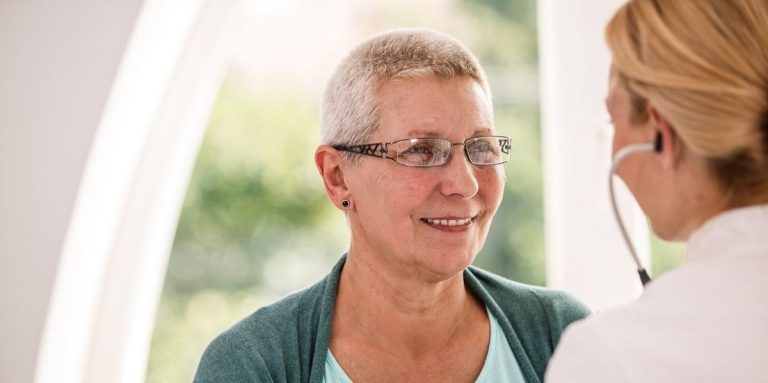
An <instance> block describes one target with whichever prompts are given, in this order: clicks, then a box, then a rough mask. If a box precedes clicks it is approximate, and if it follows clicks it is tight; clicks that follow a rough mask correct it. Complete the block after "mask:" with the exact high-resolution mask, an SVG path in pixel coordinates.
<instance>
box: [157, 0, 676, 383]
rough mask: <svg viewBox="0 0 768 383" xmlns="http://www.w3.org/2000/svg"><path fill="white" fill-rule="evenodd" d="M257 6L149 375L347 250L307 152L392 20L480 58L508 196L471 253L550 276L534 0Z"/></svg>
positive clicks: (541, 278) (205, 166)
mask: <svg viewBox="0 0 768 383" xmlns="http://www.w3.org/2000/svg"><path fill="white" fill-rule="evenodd" d="M250 11H251V13H250V14H249V15H247V18H246V21H245V22H244V23H243V27H242V29H241V30H239V31H238V33H237V34H236V35H237V43H236V44H237V53H236V55H235V58H234V61H233V62H232V64H231V66H230V69H229V71H228V72H227V74H226V77H225V80H224V82H223V84H222V87H221V90H220V93H219V96H218V98H217V100H216V103H215V105H214V109H213V112H212V116H211V118H210V121H209V123H208V127H207V131H206V135H205V138H204V141H203V144H202V148H201V150H200V154H199V157H198V159H197V163H196V165H195V170H194V173H193V176H192V179H191V181H190V185H189V190H188V192H187V196H186V200H185V202H184V207H183V209H182V213H181V218H180V221H179V226H178V229H177V232H176V238H175V242H174V245H173V250H172V253H171V258H170V263H169V266H168V272H167V277H166V280H165V285H164V288H163V295H162V298H161V302H160V306H159V308H158V312H157V321H156V323H155V330H154V334H153V338H152V348H151V353H150V359H149V364H148V371H147V377H146V378H147V381H148V382H157V383H159V382H186V381H190V380H191V378H192V377H193V374H194V371H195V368H196V365H197V362H198V360H199V358H200V355H201V353H202V350H203V349H204V347H205V345H206V344H207V343H208V342H209V341H210V340H211V339H212V338H213V337H214V336H215V335H217V334H218V333H220V332H221V331H223V330H224V329H226V328H227V327H229V326H231V325H232V324H233V323H234V322H235V321H237V320H238V319H240V318H242V317H244V316H246V315H248V314H250V313H251V312H253V311H254V310H255V309H257V308H259V307H261V306H263V305H265V304H268V303H270V302H273V301H275V300H277V299H279V298H280V297H282V296H284V295H286V294H288V293H290V292H293V291H296V290H298V289H301V288H304V287H307V286H309V285H310V284H312V283H314V282H315V281H317V280H319V279H320V278H322V277H323V276H324V275H325V274H326V273H327V272H328V271H329V270H330V268H331V266H332V265H333V263H334V262H335V261H336V260H337V259H338V257H339V256H340V255H341V254H342V253H343V252H344V251H345V249H346V243H347V241H348V234H347V227H346V223H345V222H344V218H343V215H342V213H340V212H339V211H338V210H336V209H335V208H334V207H333V206H332V205H331V204H330V203H329V202H328V201H327V199H326V197H325V193H324V192H323V189H322V183H321V181H320V178H319V176H318V175H317V171H316V169H315V166H314V163H313V153H314V148H315V147H316V145H317V144H318V136H319V121H318V117H319V101H320V96H321V93H322V90H323V87H324V85H325V82H326V81H327V79H328V78H329V77H330V75H331V72H332V71H333V69H334V66H335V64H336V63H337V62H338V60H340V58H341V57H342V56H343V55H344V54H345V53H346V52H347V51H348V50H349V49H350V48H351V47H352V46H354V45H355V44H356V43H358V42H359V41H360V40H362V39H363V38H365V37H367V36H370V35H372V34H375V33H378V32H381V31H384V30H386V29H389V28H395V27H403V26H409V27H410V26H419V27H429V28H433V29H437V30H440V31H443V32H446V33H449V34H451V35H453V36H455V37H457V38H458V39H460V40H461V41H462V42H464V43H465V44H466V45H467V46H468V47H469V48H470V50H471V51H472V52H474V53H475V54H476V55H477V56H478V57H479V59H480V61H481V62H482V63H483V66H484V68H485V69H486V71H487V74H488V77H489V82H490V85H491V89H492V92H493V96H494V105H495V115H496V128H497V130H498V132H499V134H504V135H508V136H510V137H511V138H512V142H513V144H512V147H513V151H512V159H511V161H510V162H509V163H508V164H507V165H506V166H505V171H506V174H507V185H506V189H505V191H504V202H503V203H502V206H501V209H500V210H499V212H498V213H497V215H496V217H495V220H494V225H493V226H492V229H491V233H490V235H489V237H488V240H487V242H486V244H485V247H484V249H483V250H482V252H481V253H480V254H479V255H478V257H477V259H476V261H475V264H476V265H477V266H480V267H483V268H486V269H489V270H492V271H493V272H496V273H498V274H501V275H503V276H506V277H508V278H511V279H514V280H517V281H521V282H524V283H531V284H536V285H544V284H545V276H546V270H545V249H544V247H545V241H544V223H543V216H544V214H543V204H542V153H541V134H540V128H539V125H540V124H539V92H538V88H539V86H538V84H539V79H538V62H537V61H538V51H537V38H538V37H537V25H536V24H537V22H536V21H537V16H536V2H535V1H532V0H517V1H501V0H482V1H477V0H473V1H469V0H428V1H419V2H415V1H405V0H390V1H386V2H384V1H368V2H360V1H351V0H350V1H344V0H336V1H324V2H322V4H321V3H319V2H316V1H301V0H292V1H283V2H278V1H272V2H255V3H252V4H251V6H250ZM606 155H607V154H606ZM651 248H652V254H653V265H654V268H653V272H654V274H659V273H661V272H663V270H665V269H667V268H669V267H671V266H673V265H675V264H677V263H678V262H679V257H676V256H674V255H670V254H679V253H681V251H680V249H679V248H675V247H669V246H666V245H662V244H661V243H660V242H659V241H657V240H655V239H654V240H653V241H652V247H651ZM664 254H666V255H664Z"/></svg>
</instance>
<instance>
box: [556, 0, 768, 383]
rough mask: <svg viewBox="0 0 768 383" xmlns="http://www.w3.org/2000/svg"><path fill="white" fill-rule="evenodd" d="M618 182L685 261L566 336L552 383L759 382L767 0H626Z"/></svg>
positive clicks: (766, 225) (765, 340)
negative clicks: (646, 146)
mask: <svg viewBox="0 0 768 383" xmlns="http://www.w3.org/2000/svg"><path fill="white" fill-rule="evenodd" d="M606 38H607V42H608V46H609V48H610V49H611V51H612V53H613V66H612V73H611V81H610V89H609V92H608V96H607V99H606V105H607V107H608V110H609V112H610V114H611V116H612V120H613V124H614V127H615V136H614V141H613V151H614V153H616V152H617V151H619V150H620V149H621V148H624V147H626V146H628V145H632V144H637V143H644V142H653V141H655V139H656V137H660V140H661V147H660V149H659V150H657V151H646V152H643V153H637V154H633V155H632V156H630V157H627V159H626V160H625V161H624V162H623V163H622V164H621V165H620V166H619V168H618V172H617V173H618V175H619V176H620V178H621V179H622V180H623V181H624V182H625V183H626V185H627V186H628V187H629V190H630V191H631V192H632V194H633V195H634V196H635V198H636V199H637V201H638V202H639V204H640V206H641V208H642V209H643V211H644V212H645V214H646V215H647V216H648V220H649V221H650V223H651V226H652V228H653V230H654V231H655V232H656V234H658V235H659V236H660V237H661V238H663V239H665V240H670V241H686V242H687V243H688V246H687V250H686V257H685V258H686V259H685V264H684V265H683V266H681V267H679V268H677V269H675V270H673V271H670V272H668V273H666V274H664V275H662V276H661V277H659V278H658V279H657V280H655V281H652V282H651V283H650V284H649V285H648V287H647V289H646V290H645V292H644V293H643V295H642V297H641V298H640V299H639V300H638V301H637V302H634V303H632V304H630V305H628V306H626V307H623V308H619V309H616V310H613V311H607V312H604V313H600V314H596V315H594V316H592V317H590V318H589V319H587V320H584V321H583V322H580V323H577V324H574V325H573V326H571V327H570V328H569V329H568V330H567V331H566V332H565V334H564V336H563V340H562V342H561V343H560V345H559V346H558V349H557V350H556V353H555V356H554V357H553V359H552V361H551V363H550V366H549V369H548V372H547V381H548V382H551V383H557V382H569V383H579V382H590V383H599V382H654V383H665V382H740V383H749V382H768V1H766V0H633V1H630V2H628V3H627V4H625V5H624V6H623V7H622V8H621V9H620V10H619V11H618V12H617V13H616V15H615V16H614V17H613V19H612V20H611V22H610V23H609V24H608V27H607V30H606Z"/></svg>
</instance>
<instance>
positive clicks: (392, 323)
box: [334, 254, 485, 357]
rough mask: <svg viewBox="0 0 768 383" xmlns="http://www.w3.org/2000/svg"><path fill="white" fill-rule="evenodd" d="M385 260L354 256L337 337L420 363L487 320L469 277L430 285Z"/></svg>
mask: <svg viewBox="0 0 768 383" xmlns="http://www.w3.org/2000/svg"><path fill="white" fill-rule="evenodd" d="M380 259H381V258H380V257H373V256H366V255H364V254H350V255H349V256H348V258H347V262H346V264H345V265H344V269H343V270H342V273H341V280H340V282H339V291H338V293H337V301H336V309H335V312H334V332H335V334H339V332H336V331H337V330H338V331H341V333H342V334H346V336H352V337H360V338H361V339H367V340H368V341H370V342H373V343H374V344H378V345H380V347H385V348H391V349H393V350H398V351H399V352H403V351H405V352H408V353H411V354H412V356H414V357H416V356H418V354H420V353H428V352H431V351H432V350H433V349H439V348H441V347H445V346H446V345H447V344H448V343H450V342H451V340H452V339H455V336H456V334H457V333H459V332H460V331H461V330H462V326H465V325H466V324H468V323H473V322H472V320H471V319H472V318H473V315H474V316H475V317H476V316H477V315H478V313H479V315H485V312H484V311H483V305H482V303H481V302H479V301H478V300H477V299H476V298H475V297H474V296H473V295H472V294H470V293H469V291H468V290H467V288H466V286H465V284H464V278H463V273H461V272H459V273H457V274H456V275H454V276H451V277H449V278H447V279H444V280H440V281H434V280H425V279H423V278H422V276H420V275H419V274H418V273H403V272H402V269H403V267H400V268H399V269H400V270H399V271H398V270H397V268H394V267H390V266H389V265H386V264H383V262H381V261H377V260H380ZM337 324H338V326H337ZM342 336H344V335H342Z"/></svg>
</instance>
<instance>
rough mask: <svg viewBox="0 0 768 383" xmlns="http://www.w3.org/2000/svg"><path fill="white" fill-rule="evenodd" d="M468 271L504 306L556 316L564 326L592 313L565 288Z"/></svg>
mask: <svg viewBox="0 0 768 383" xmlns="http://www.w3.org/2000/svg"><path fill="white" fill-rule="evenodd" d="M467 271H468V274H469V275H470V278H469V279H470V280H471V279H474V280H475V281H476V284H477V285H478V286H480V287H482V288H483V289H485V290H486V291H487V292H488V294H489V295H490V296H491V297H492V298H493V299H494V301H496V303H497V304H498V305H499V306H501V308H502V309H504V308H506V307H507V306H509V308H510V309H514V310H516V311H519V310H523V311H528V312H530V313H534V314H535V313H541V314H545V315H553V316H554V317H555V318H559V319H558V320H560V321H563V322H564V323H562V324H561V325H562V326H563V327H564V326H565V325H567V324H568V323H570V322H572V321H574V320H578V319H581V318H584V317H585V316H587V315H589V313H590V310H589V308H587V306H586V305H584V304H583V303H581V302H580V301H579V300H578V299H576V298H574V297H573V296H571V295H570V294H568V293H566V292H564V291H560V290H555V289H551V288H547V287H541V286H534V285H528V284H524V283H520V282H515V281H512V280H509V279H507V278H504V277H502V276H500V275H497V274H494V273H492V272H490V271H487V270H483V269H480V268H477V267H470V268H469V269H468V270H467ZM470 283H471V282H470Z"/></svg>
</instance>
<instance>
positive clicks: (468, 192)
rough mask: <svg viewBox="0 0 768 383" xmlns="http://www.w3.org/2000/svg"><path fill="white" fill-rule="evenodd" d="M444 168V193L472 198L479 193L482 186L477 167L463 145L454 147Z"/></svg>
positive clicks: (442, 186) (442, 191)
mask: <svg viewBox="0 0 768 383" xmlns="http://www.w3.org/2000/svg"><path fill="white" fill-rule="evenodd" d="M442 170H443V172H442V173H443V180H442V184H441V185H440V191H441V193H442V194H443V195H446V196H451V195H458V196H461V198H470V197H473V196H474V195H475V194H477V191H478V189H479V187H480V186H479V184H478V182H477V176H476V175H475V171H476V168H475V165H473V164H472V163H470V162H469V159H468V158H467V156H466V155H465V154H464V147H463V146H456V147H454V148H453V151H452V153H451V157H450V158H449V159H448V163H446V164H445V167H444V168H443V169H442Z"/></svg>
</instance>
